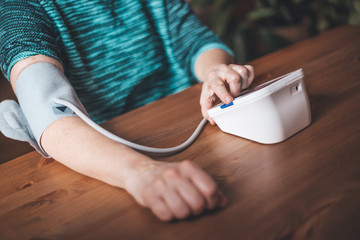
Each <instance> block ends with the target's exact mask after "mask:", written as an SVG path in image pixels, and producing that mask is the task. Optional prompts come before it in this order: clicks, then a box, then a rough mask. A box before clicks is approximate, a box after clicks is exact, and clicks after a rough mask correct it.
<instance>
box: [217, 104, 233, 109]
mask: <svg viewBox="0 0 360 240" xmlns="http://www.w3.org/2000/svg"><path fill="white" fill-rule="evenodd" d="M232 105H234V102H231V103H229V104H223V105H221V106H220V108H221V109H224V108H227V107H230V106H232Z"/></svg>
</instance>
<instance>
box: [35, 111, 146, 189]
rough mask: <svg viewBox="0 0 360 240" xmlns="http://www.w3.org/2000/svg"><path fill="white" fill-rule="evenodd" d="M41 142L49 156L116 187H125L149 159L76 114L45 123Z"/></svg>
mask: <svg viewBox="0 0 360 240" xmlns="http://www.w3.org/2000/svg"><path fill="white" fill-rule="evenodd" d="M41 144H42V147H43V148H44V150H45V151H46V152H47V153H48V154H49V155H50V156H52V157H53V158H54V159H56V160H57V161H59V162H61V163H63V164H64V165H66V166H68V167H70V168H71V169H73V170H75V171H77V172H80V173H82V174H85V175H87V176H90V177H93V178H96V179H99V180H101V181H104V182H106V183H108V184H111V185H114V186H118V187H124V186H125V180H126V179H129V178H130V177H132V175H134V174H136V173H135V170H136V171H138V170H141V168H142V167H143V166H145V165H147V164H148V163H150V162H152V160H151V159H150V158H148V157H147V156H145V155H143V154H140V153H138V152H136V151H134V150H132V149H130V148H128V147H126V146H124V145H122V144H119V143H117V142H114V141H113V140H111V139H109V138H107V137H105V136H103V135H101V134H100V133H98V132H96V131H95V130H93V129H92V128H90V127H89V126H88V125H87V124H86V123H85V122H83V121H82V120H81V119H80V118H77V117H67V118H62V119H59V120H57V121H55V122H54V123H52V124H51V125H50V126H48V127H47V128H46V130H45V132H44V133H43V135H42V138H41Z"/></svg>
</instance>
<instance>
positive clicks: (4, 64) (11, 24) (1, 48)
mask: <svg viewBox="0 0 360 240" xmlns="http://www.w3.org/2000/svg"><path fill="white" fill-rule="evenodd" d="M38 54H42V55H45V56H49V57H52V58H55V59H57V60H60V53H59V49H58V47H57V43H56V37H55V31H54V27H53V24H52V22H51V21H50V19H49V17H48V16H47V14H46V12H45V11H44V9H43V8H42V6H41V5H39V3H38V1H36V0H5V1H4V0H3V1H1V2H0V68H1V71H2V72H3V74H4V76H5V77H6V78H7V79H10V72H11V68H12V67H13V66H14V65H15V63H17V62H18V61H20V60H22V59H25V58H28V57H31V56H34V55H38Z"/></svg>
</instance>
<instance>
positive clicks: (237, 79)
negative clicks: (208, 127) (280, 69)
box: [200, 64, 255, 125]
mask: <svg viewBox="0 0 360 240" xmlns="http://www.w3.org/2000/svg"><path fill="white" fill-rule="evenodd" d="M254 75H255V74H254V68H253V67H252V66H250V65H243V66H242V65H236V64H229V65H227V64H219V65H216V66H215V67H213V68H211V69H210V70H209V71H208V72H207V74H206V76H205V79H204V81H203V86H202V90H201V95H200V105H201V112H202V115H203V117H204V118H206V119H208V120H209V122H210V123H211V124H212V125H214V124H215V122H214V120H212V119H211V118H210V117H209V115H208V113H207V110H209V109H210V108H211V107H213V106H214V103H215V102H216V100H217V99H220V100H221V101H222V102H224V103H225V104H229V103H231V102H232V101H233V99H234V98H235V97H237V96H239V95H240V92H241V91H242V90H243V89H246V88H248V87H249V86H250V84H251V83H252V81H253V80H254Z"/></svg>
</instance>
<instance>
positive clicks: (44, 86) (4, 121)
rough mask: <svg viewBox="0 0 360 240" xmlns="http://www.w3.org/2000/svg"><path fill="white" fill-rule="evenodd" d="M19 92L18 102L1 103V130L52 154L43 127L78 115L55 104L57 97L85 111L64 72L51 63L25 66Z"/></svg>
mask: <svg viewBox="0 0 360 240" xmlns="http://www.w3.org/2000/svg"><path fill="white" fill-rule="evenodd" d="M16 95H17V98H18V101H19V104H17V102H15V101H13V100H5V101H3V102H1V103H0V131H1V132H2V133H3V134H4V135H5V136H7V137H9V138H13V139H16V140H20V141H27V142H29V143H30V145H31V146H33V147H34V148H35V149H36V150H37V151H38V152H40V153H41V154H42V155H43V156H45V157H49V155H48V154H47V153H46V152H45V151H44V150H43V149H42V147H41V144H40V139H41V136H42V134H43V132H44V130H45V129H46V128H47V127H48V126H49V125H50V124H51V123H52V122H54V121H56V120H58V119H60V118H64V117H70V116H77V115H76V114H75V113H74V112H73V111H72V110H71V109H69V108H67V107H66V106H63V105H59V104H56V103H55V99H57V98H60V99H64V100H66V101H68V102H71V103H73V104H74V105H75V106H76V107H77V108H79V109H80V110H81V111H82V112H84V113H86V110H85V108H84V106H83V105H82V104H81V102H80V100H79V99H78V97H77V96H76V93H75V91H74V89H73V88H72V86H71V84H70V83H69V81H68V80H67V78H66V77H65V75H64V74H63V73H62V71H61V70H60V69H59V68H58V67H56V66H55V65H53V64H50V63H43V62H42V63H35V64H32V65H30V66H28V67H26V68H25V69H24V70H23V71H22V72H21V74H20V75H19V77H18V79H17V82H16Z"/></svg>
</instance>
